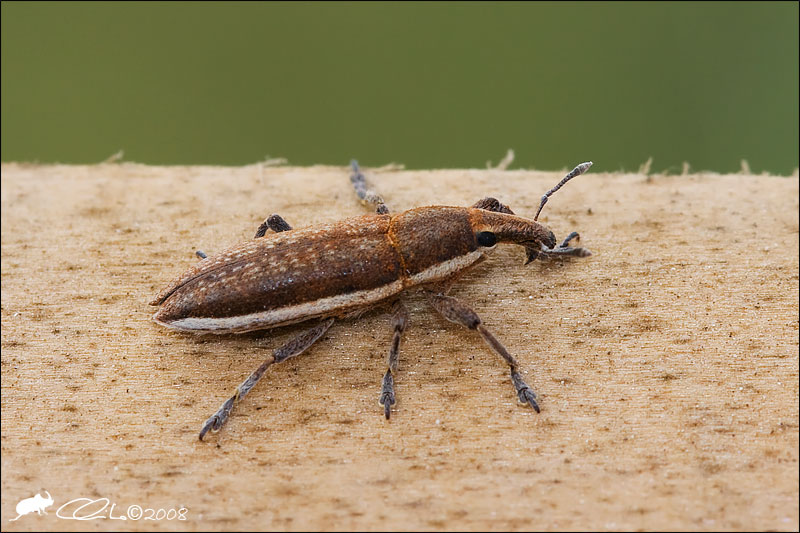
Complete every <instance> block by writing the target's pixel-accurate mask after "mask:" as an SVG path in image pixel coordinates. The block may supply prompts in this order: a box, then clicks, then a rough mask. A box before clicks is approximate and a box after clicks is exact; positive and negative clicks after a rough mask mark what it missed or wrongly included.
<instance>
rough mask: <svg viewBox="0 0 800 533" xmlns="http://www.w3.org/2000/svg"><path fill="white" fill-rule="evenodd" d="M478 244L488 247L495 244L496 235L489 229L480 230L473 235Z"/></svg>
mask: <svg viewBox="0 0 800 533" xmlns="http://www.w3.org/2000/svg"><path fill="white" fill-rule="evenodd" d="M475 238H476V239H477V241H478V244H479V245H480V246H485V247H487V248H490V247H492V246H494V245H495V244H497V236H496V235H495V234H494V233H492V232H491V231H480V232H478V234H477V235H476V236H475Z"/></svg>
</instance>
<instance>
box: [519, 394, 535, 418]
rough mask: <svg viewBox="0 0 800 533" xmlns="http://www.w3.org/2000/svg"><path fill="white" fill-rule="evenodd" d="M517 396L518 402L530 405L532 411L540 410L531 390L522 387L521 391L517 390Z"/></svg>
mask: <svg viewBox="0 0 800 533" xmlns="http://www.w3.org/2000/svg"><path fill="white" fill-rule="evenodd" d="M518 396H519V401H520V403H522V404H530V406H531V407H533V410H534V411H536V412H537V413H538V412H540V411H539V404H538V403H536V394H535V393H534V392H533V391H532V390H530V389H522V390H521V391H519V394H518Z"/></svg>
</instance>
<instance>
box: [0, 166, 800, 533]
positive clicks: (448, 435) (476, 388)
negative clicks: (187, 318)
mask: <svg viewBox="0 0 800 533" xmlns="http://www.w3.org/2000/svg"><path fill="white" fill-rule="evenodd" d="M366 174H367V177H368V178H369V179H370V180H371V181H372V183H373V184H374V186H375V188H376V190H378V191H379V192H380V193H381V194H382V195H383V196H384V198H385V200H386V202H387V203H388V205H389V206H390V208H392V209H393V210H395V211H397V210H401V209H407V208H411V207H414V206H418V205H430V204H443V205H470V204H472V203H474V202H475V201H477V200H479V199H480V198H483V197H484V196H489V195H491V196H496V197H497V198H498V199H499V200H500V201H501V202H503V203H505V204H507V205H509V206H510V207H511V208H512V209H514V211H515V212H516V213H518V214H521V215H527V216H531V215H532V214H533V213H534V212H535V210H536V207H537V206H538V203H539V198H540V196H541V194H542V193H543V192H544V191H546V190H547V189H548V188H549V187H551V186H552V185H553V184H554V183H556V181H557V180H558V179H560V177H561V175H562V173H560V172H538V171H499V170H497V171H495V170H441V171H425V172H420V171H382V172H377V171H370V169H366ZM365 211H366V210H365V208H364V207H362V206H361V205H359V203H358V202H357V200H356V198H355V195H354V194H353V192H352V190H351V188H350V184H349V181H348V171H347V169H346V168H345V167H341V168H336V167H322V166H319V167H310V168H293V167H277V168H274V167H266V166H262V165H252V166H247V167H240V168H222V167H150V166H144V165H137V164H129V163H122V164H103V165H97V166H60V165H50V166H38V165H21V164H3V166H2V524H3V529H4V530H8V531H24V530H39V529H49V530H79V529H89V530H107V529H111V530H137V531H143V530H152V529H154V528H158V529H160V530H208V529H210V530H230V529H236V530H241V529H280V530H306V529H311V530H315V529H320V530H345V529H364V530H375V531H378V530H398V529H419V530H455V529H466V530H504V529H513V530H529V529H547V530H576V529H578V530H579V529H592V530H605V529H625V530H634V529H648V530H670V529H679V530H686V529H691V530H717V529H726V530H748V529H758V530H765V529H770V530H797V529H798V486H797V479H798V177H797V175H796V174H795V175H794V176H792V177H789V178H778V177H770V176H745V175H725V176H721V175H715V174H710V173H705V174H693V175H684V176H659V175H657V176H643V175H635V174H602V173H596V172H595V173H590V174H588V175H586V176H582V177H580V178H578V179H576V180H575V181H574V182H573V183H570V184H569V185H568V186H567V187H565V188H564V189H563V190H561V191H559V193H558V194H556V195H555V196H554V197H553V198H552V199H551V200H550V202H549V203H548V205H547V207H546V208H545V210H544V212H543V214H542V217H541V218H540V220H541V221H542V222H543V223H545V224H547V225H549V226H550V227H551V228H552V229H553V230H554V231H555V233H556V235H557V237H563V236H565V235H566V234H567V233H568V232H569V231H571V230H573V229H577V230H579V231H580V232H581V235H582V238H583V240H582V243H581V244H582V245H583V246H586V247H588V248H589V249H591V250H592V251H593V252H594V255H593V256H592V257H590V258H586V259H572V260H566V261H563V262H562V261H553V262H550V263H547V264H543V263H540V262H538V261H536V262H534V263H533V264H531V265H528V266H527V267H523V262H524V250H523V249H522V248H519V247H504V248H499V249H498V250H497V251H496V252H495V253H494V255H493V256H492V258H491V259H490V260H489V261H486V262H485V263H483V264H482V265H480V266H479V267H477V268H476V269H475V270H474V271H473V272H471V273H470V274H469V275H468V276H465V278H464V279H463V280H462V281H461V282H460V283H459V284H458V285H456V287H455V288H454V290H453V293H452V294H453V295H454V296H457V297H459V298H461V299H463V300H464V301H466V302H469V303H470V304H471V305H472V306H473V307H474V308H475V310H476V311H477V312H478V313H479V314H480V315H481V317H482V318H483V320H484V323H485V324H486V325H487V326H488V327H489V328H490V329H491V330H492V331H493V332H494V333H495V334H496V335H497V337H498V338H500V339H501V340H502V341H503V342H504V344H505V345H506V346H507V347H508V348H509V350H510V351H511V352H512V353H514V354H515V356H516V357H517V358H518V359H519V361H520V363H521V365H522V369H523V371H524V375H525V378H526V380H527V381H528V383H529V384H530V385H531V386H532V387H533V388H534V389H535V390H536V391H537V392H538V393H539V395H540V400H541V401H540V404H541V406H542V413H541V414H539V415H537V414H535V413H534V412H533V411H532V410H531V409H525V408H522V407H520V406H518V405H517V404H516V398H515V396H514V390H513V387H512V386H511V384H510V380H509V377H508V371H507V368H506V366H505V364H504V363H503V362H502V361H501V360H500V359H499V358H498V357H497V356H496V355H494V354H493V353H492V352H491V351H489V350H488V349H487V347H486V346H485V345H484V344H483V342H482V340H481V339H480V336H479V335H477V334H476V333H475V332H469V331H465V330H463V329H461V328H459V327H458V326H456V325H455V324H451V323H449V322H446V321H445V320H444V319H442V318H440V317H439V316H437V315H436V314H435V313H434V312H433V311H432V310H430V308H429V307H428V306H427V304H426V303H425V301H424V300H423V299H422V298H420V295H410V296H409V298H408V300H407V304H408V306H409V311H410V315H411V318H410V322H409V326H408V329H407V330H406V334H405V337H404V340H403V344H402V347H401V354H400V369H399V373H398V378H397V383H396V390H397V394H398V404H397V406H396V411H395V412H394V413H393V416H392V419H391V420H390V421H388V422H387V421H386V420H384V418H383V414H382V410H381V408H380V407H379V406H378V403H377V400H378V395H379V393H380V385H381V377H382V374H383V372H384V370H385V364H386V361H385V358H386V354H387V352H388V349H389V344H390V342H391V335H392V331H391V325H390V319H389V317H388V316H387V315H386V314H385V313H384V312H382V311H376V312H371V313H368V314H366V315H364V316H362V317H361V318H359V319H357V320H351V321H347V322H339V323H337V324H335V325H334V327H333V328H332V329H331V330H330V331H329V332H328V333H327V334H326V335H325V337H324V338H323V339H322V340H321V341H320V342H319V343H318V344H317V345H315V346H314V347H313V348H312V349H311V350H309V351H308V352H307V353H306V354H303V355H302V356H299V357H297V358H294V359H291V360H289V361H287V362H286V363H283V364H281V365H277V366H275V367H273V368H271V369H270V370H269V372H268V374H267V375H266V376H265V378H264V380H263V381H262V382H261V383H260V384H259V385H258V386H257V387H256V388H255V389H254V390H253V392H252V393H251V394H250V395H249V396H248V397H247V398H246V400H245V401H244V402H243V403H242V404H241V405H240V406H239V408H238V409H237V410H236V411H235V412H234V415H233V417H232V419H231V422H230V423H229V425H228V426H227V427H226V428H225V429H224V430H223V431H222V432H220V433H218V434H217V435H212V436H211V437H210V438H209V439H208V440H207V441H206V442H203V443H201V442H198V440H197V432H198V430H199V428H200V425H201V424H202V422H203V421H204V420H205V419H206V417H208V416H209V415H210V414H211V413H212V412H214V411H215V410H216V409H217V407H218V406H219V404H220V402H222V401H223V400H224V399H225V398H227V397H228V396H229V395H230V394H231V393H232V391H233V389H234V387H235V386H236V385H237V384H238V383H240V382H241V380H242V379H244V378H245V377H246V376H247V375H248V374H249V373H250V372H251V371H252V370H253V369H254V368H255V367H256V366H258V364H259V363H260V362H261V360H262V359H263V358H264V357H266V356H267V355H268V354H269V353H270V349H272V348H274V347H276V346H278V345H279V344H280V343H282V342H285V340H287V339H288V338H290V335H291V334H292V332H294V331H297V328H296V327H295V328H285V329H282V330H277V331H273V332H267V333H249V334H245V335H239V336H194V335H191V334H180V333H177V332H173V331H170V330H167V329H165V328H162V327H159V326H158V325H157V324H155V323H154V322H153V321H152V320H151V316H152V314H153V311H154V310H153V308H152V307H150V306H148V305H147V304H148V302H149V301H150V300H152V299H153V297H154V296H155V295H156V294H157V293H158V292H159V290H161V289H162V288H163V287H164V286H165V285H166V284H167V283H168V282H169V281H170V280H171V279H173V278H174V277H175V276H176V275H178V274H179V273H180V272H181V271H182V270H184V269H185V268H187V267H188V266H189V265H192V264H193V263H194V262H195V261H196V260H197V259H196V258H195V257H194V251H195V250H196V249H202V250H204V251H205V252H207V253H209V252H212V251H215V250H221V249H223V248H226V247H228V246H230V245H232V244H234V243H235V242H237V241H241V240H245V239H248V238H250V237H252V235H253V232H254V231H255V229H256V228H257V227H258V225H259V223H260V222H261V221H262V220H263V219H264V218H265V217H266V216H268V215H269V214H271V213H279V214H280V215H282V216H283V217H284V218H285V219H286V220H287V221H288V222H289V223H290V224H291V225H292V226H294V227H296V228H297V227H302V226H305V225H308V224H315V223H321V222H330V221H334V220H337V219H340V218H344V217H347V216H352V215H358V214H361V213H364V212H365ZM384 311H386V310H384ZM45 489H46V490H48V491H49V492H50V493H51V494H52V496H53V498H54V500H55V504H54V505H53V507H51V508H49V509H48V512H49V514H48V515H46V516H36V515H35V514H33V515H26V516H23V517H22V518H20V519H19V520H18V521H16V522H9V520H10V519H11V518H13V517H14V516H16V513H15V512H14V507H15V505H16V503H17V502H18V501H19V500H21V499H22V498H27V497H30V496H33V495H34V494H35V493H36V492H39V491H41V490H45ZM79 497H86V498H102V497H105V498H109V499H110V501H112V502H114V503H116V509H115V511H114V512H115V515H120V514H124V512H125V510H126V509H127V508H128V507H129V506H131V505H139V506H141V507H143V508H147V507H149V508H156V509H157V508H165V509H169V508H173V507H181V506H182V507H185V508H186V509H188V512H187V518H188V520H186V521H160V522H152V521H144V520H139V521H131V520H128V521H122V520H109V519H101V520H92V521H81V522H79V521H74V520H63V519H60V518H58V517H57V516H56V512H55V511H56V509H57V508H58V507H59V506H61V505H62V504H64V503H66V502H67V501H69V500H72V499H74V498H79Z"/></svg>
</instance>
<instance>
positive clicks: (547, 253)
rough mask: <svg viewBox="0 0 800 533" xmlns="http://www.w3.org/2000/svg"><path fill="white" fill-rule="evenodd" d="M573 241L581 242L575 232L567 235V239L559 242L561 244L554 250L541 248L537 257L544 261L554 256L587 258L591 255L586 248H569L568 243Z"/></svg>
mask: <svg viewBox="0 0 800 533" xmlns="http://www.w3.org/2000/svg"><path fill="white" fill-rule="evenodd" d="M573 239H575V240H578V241H579V240H581V236H580V235H578V232H577V231H573V232H572V233H570V234H569V235H567V238H566V239H564V240H563V241H562V242H561V244H559V245H558V246H556V247H555V248H547V247H543V248H542V249H541V250H540V251H539V257H540V258H541V259H544V258H548V257H555V256H559V255H560V256H565V255H571V256H574V257H588V256H590V255H592V252H590V251H589V250H587V249H586V248H573V247H571V246H570V245H569V243H570V241H571V240H573Z"/></svg>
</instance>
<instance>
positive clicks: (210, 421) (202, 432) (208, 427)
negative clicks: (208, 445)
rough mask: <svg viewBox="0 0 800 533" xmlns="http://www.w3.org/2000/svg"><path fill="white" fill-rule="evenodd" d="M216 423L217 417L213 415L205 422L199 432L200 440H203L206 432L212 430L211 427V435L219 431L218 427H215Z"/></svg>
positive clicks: (217, 421)
mask: <svg viewBox="0 0 800 533" xmlns="http://www.w3.org/2000/svg"><path fill="white" fill-rule="evenodd" d="M218 423H219V417H218V416H217V415H214V416H212V417H211V418H209V419H208V420H206V423H205V424H203V428H202V429H201V430H200V440H203V437H205V436H206V433H208V431H209V430H211V429H212V426H213V433H216V432H217V431H219V427H218V426H217V424H218Z"/></svg>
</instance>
